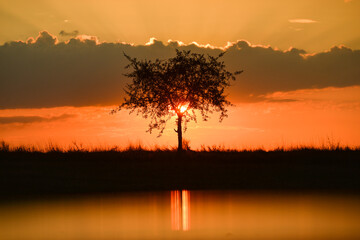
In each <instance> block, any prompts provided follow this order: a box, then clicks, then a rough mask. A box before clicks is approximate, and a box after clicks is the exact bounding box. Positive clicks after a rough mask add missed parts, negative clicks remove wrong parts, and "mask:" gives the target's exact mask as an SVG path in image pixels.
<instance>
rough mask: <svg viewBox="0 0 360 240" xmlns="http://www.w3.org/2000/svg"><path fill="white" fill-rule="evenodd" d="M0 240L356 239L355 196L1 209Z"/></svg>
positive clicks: (142, 198)
mask: <svg viewBox="0 0 360 240" xmlns="http://www.w3.org/2000/svg"><path fill="white" fill-rule="evenodd" d="M0 239H360V197H359V196H350V195H316V194H284V193H282V194H269V193H267V194H266V193H262V194H261V193H259V194H254V193H252V194H249V193H243V192H237V191H186V190H182V191H171V192H147V193H127V194H121V195H118V196H113V197H109V196H107V197H91V198H80V199H79V198H78V199H66V200H57V201H55V200H52V201H33V202H26V203H21V204H20V203H14V204H6V205H5V204H2V205H0Z"/></svg>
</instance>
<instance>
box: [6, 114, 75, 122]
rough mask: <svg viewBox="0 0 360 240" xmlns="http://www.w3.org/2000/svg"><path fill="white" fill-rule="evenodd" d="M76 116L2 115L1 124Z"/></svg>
mask: <svg viewBox="0 0 360 240" xmlns="http://www.w3.org/2000/svg"><path fill="white" fill-rule="evenodd" d="M73 117H75V115H74V114H62V115H60V116H55V117H41V116H11V117H0V124H11V123H24V124H25V123H35V122H54V121H59V120H64V119H68V118H73Z"/></svg>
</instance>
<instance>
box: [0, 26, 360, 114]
mask: <svg viewBox="0 0 360 240" xmlns="http://www.w3.org/2000/svg"><path fill="white" fill-rule="evenodd" d="M176 48H177V49H179V50H191V51H193V52H198V53H203V54H209V55H213V56H215V55H218V54H219V53H221V52H222V51H223V50H226V51H227V53H226V54H225V55H224V57H223V59H224V61H225V64H226V66H227V67H228V69H229V70H231V71H236V70H244V72H243V73H242V74H241V75H239V76H238V77H237V80H236V81H235V82H233V84H232V85H233V86H232V87H230V89H229V98H230V100H231V101H234V102H249V101H251V102H254V101H264V100H266V99H264V97H263V96H265V95H266V94H270V93H273V92H278V91H294V90H298V89H310V88H325V87H346V86H354V85H360V68H359V67H358V66H360V50H352V49H349V48H347V47H345V46H336V47H333V48H331V49H330V50H328V51H324V52H319V53H314V54H307V53H306V51H304V50H302V49H297V48H291V49H289V50H286V51H282V50H278V49H274V48H272V47H270V46H262V45H253V44H251V43H249V42H247V41H244V40H240V41H237V42H232V43H228V44H227V45H226V46H225V47H223V48H219V47H214V46H210V45H201V44H197V43H190V44H184V43H182V42H179V41H170V42H167V43H166V44H164V43H163V42H162V41H159V40H156V39H153V40H151V41H150V43H149V45H133V44H126V43H106V42H102V43H101V42H99V40H98V39H97V38H96V37H93V36H88V35H81V36H77V37H76V38H71V39H70V40H69V41H66V42H58V40H57V38H56V37H55V36H53V35H51V34H50V33H48V32H45V31H44V32H41V33H40V34H39V36H38V37H37V38H36V39H32V38H30V39H28V41H26V42H23V41H13V42H8V43H5V44H4V45H2V46H0V108H1V109H7V108H41V107H58V106H93V105H114V104H119V103H120V102H121V101H122V99H123V97H124V95H123V88H124V87H125V85H126V83H128V82H129V79H128V78H126V77H125V76H124V75H123V74H124V73H126V72H127V71H128V70H126V69H124V67H125V65H127V60H126V58H125V57H124V55H123V52H125V53H126V54H128V55H129V56H132V57H136V58H138V59H156V58H160V59H166V58H169V57H173V56H174V55H175V49H176Z"/></svg>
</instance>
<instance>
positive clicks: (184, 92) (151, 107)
mask: <svg viewBox="0 0 360 240" xmlns="http://www.w3.org/2000/svg"><path fill="white" fill-rule="evenodd" d="M124 55H125V57H126V58H127V59H128V60H129V62H130V63H129V64H128V65H127V66H126V67H125V68H127V69H131V72H130V73H127V74H125V76H127V77H129V78H131V79H132V82H131V83H130V84H127V86H126V88H125V93H126V97H125V98H124V102H123V103H122V104H121V105H120V106H118V107H117V108H116V109H114V110H113V111H112V112H113V113H115V112H117V111H120V110H121V109H129V110H131V111H130V113H132V112H134V111H135V110H136V111H137V114H138V115H139V114H141V115H142V116H143V117H144V118H150V119H151V122H150V124H149V129H148V132H150V133H151V132H152V130H153V129H159V130H160V132H159V136H161V134H162V133H163V131H164V129H165V126H166V123H167V121H168V120H169V119H170V118H171V117H172V116H174V115H175V116H177V120H176V123H177V129H176V130H175V132H177V135H178V151H182V149H183V147H182V123H183V122H184V124H185V127H184V131H186V129H187V123H188V122H189V121H191V120H193V121H195V122H196V113H195V111H196V110H197V111H199V112H200V114H201V116H202V118H203V120H204V121H206V120H207V119H208V118H209V116H208V114H209V113H213V112H214V111H216V112H220V119H219V121H220V122H221V121H222V120H223V119H224V117H227V110H226V106H229V105H231V103H230V102H229V101H228V100H227V99H226V95H225V94H224V90H225V89H226V88H227V87H228V86H230V80H235V75H236V74H240V73H241V72H242V71H237V72H234V73H231V72H229V71H227V70H226V69H225V64H224V62H221V61H219V59H220V58H221V57H222V56H223V55H224V52H223V53H221V54H220V55H218V56H217V57H213V56H210V55H207V56H204V55H203V54H198V53H191V52H190V51H179V50H177V49H176V56H175V57H173V58H169V59H167V60H159V59H156V60H155V61H151V60H146V59H145V60H137V59H136V58H131V57H130V56H128V55H126V54H125V53H124Z"/></svg>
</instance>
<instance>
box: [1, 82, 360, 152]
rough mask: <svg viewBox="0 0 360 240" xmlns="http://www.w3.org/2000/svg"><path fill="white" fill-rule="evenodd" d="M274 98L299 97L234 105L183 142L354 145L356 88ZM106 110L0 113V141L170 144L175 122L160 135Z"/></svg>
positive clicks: (359, 115) (359, 94) (359, 137)
mask: <svg viewBox="0 0 360 240" xmlns="http://www.w3.org/2000/svg"><path fill="white" fill-rule="evenodd" d="M274 95H277V97H278V98H279V99H281V98H288V97H289V96H291V97H296V98H302V100H301V101H295V102H260V103H246V104H245V103H239V104H237V106H236V107H231V108H230V109H229V118H227V119H225V120H224V121H223V122H222V123H221V124H220V123H218V121H217V117H218V116H217V115H214V116H213V117H212V118H211V119H210V121H208V122H202V121H199V122H198V124H195V123H192V124H190V125H189V129H188V131H187V132H186V133H185V138H186V139H189V140H190V146H191V147H192V148H194V149H196V148H200V147H201V145H206V146H212V145H223V146H225V147H231V148H256V147H264V148H266V149H271V148H275V147H278V146H285V147H288V146H297V145H314V146H329V144H338V143H340V144H341V145H349V146H359V145H360V126H359V124H358V121H359V119H360V87H348V88H327V89H322V90H299V91H294V92H286V93H285V92H278V93H275V94H274ZM113 107H114V106H108V107H57V108H42V109H8V110H1V111H0V116H1V117H2V118H0V119H2V120H1V121H2V123H1V124H0V131H1V133H2V138H3V139H4V140H6V141H8V142H10V143H12V144H14V145H19V144H25V145H28V144H31V145H35V146H39V147H45V146H46V145H47V144H49V143H50V142H51V143H53V144H59V145H60V146H65V147H67V146H70V145H72V142H74V141H75V142H77V143H78V144H80V143H82V144H84V146H86V147H90V148H91V147H97V146H102V147H106V146H112V145H119V146H121V147H124V146H127V145H129V144H131V143H132V144H137V143H139V142H140V143H142V144H143V145H144V146H147V147H153V146H155V145H156V144H158V145H163V146H176V144H177V142H176V141H177V138H176V133H175V132H174V131H173V129H174V128H175V127H176V126H175V118H174V119H172V121H171V122H169V124H168V127H167V129H166V131H165V132H164V135H163V136H162V137H160V138H157V137H156V136H157V133H156V132H154V133H153V134H149V133H146V132H145V130H146V129H147V124H148V122H147V121H146V120H144V119H142V118H141V117H140V116H136V115H128V113H127V112H120V113H118V114H116V115H110V114H109V112H110V110H111V109H112V108H113ZM11 116H12V117H13V116H27V117H30V116H40V117H42V118H43V119H42V120H39V119H37V120H34V119H33V120H31V118H30V119H27V120H26V118H23V119H18V122H15V120H14V119H13V122H12V123H4V119H5V117H11Z"/></svg>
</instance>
